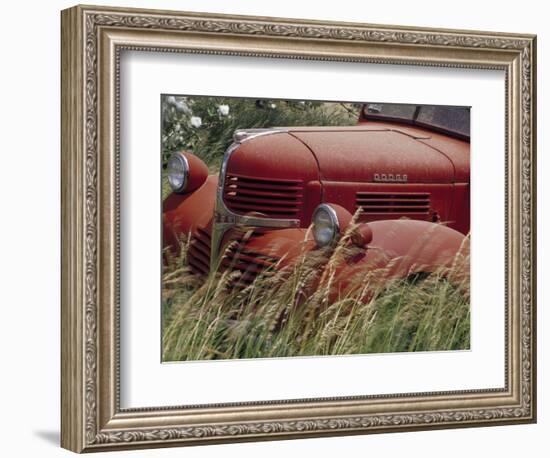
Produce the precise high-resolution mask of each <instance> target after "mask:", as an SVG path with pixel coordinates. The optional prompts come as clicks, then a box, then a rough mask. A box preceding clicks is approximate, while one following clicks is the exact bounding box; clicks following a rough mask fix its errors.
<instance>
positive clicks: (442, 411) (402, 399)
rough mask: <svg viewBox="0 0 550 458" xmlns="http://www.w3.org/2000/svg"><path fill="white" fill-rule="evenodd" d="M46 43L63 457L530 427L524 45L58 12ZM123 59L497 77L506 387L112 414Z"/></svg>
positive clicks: (530, 108)
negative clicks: (53, 87)
mask: <svg viewBox="0 0 550 458" xmlns="http://www.w3.org/2000/svg"><path fill="white" fill-rule="evenodd" d="M61 41H62V59H61V61H62V63H61V65H62V67H61V73H62V99H61V111H62V113H61V115H62V151H61V154H62V160H61V164H62V166H61V167H62V170H61V174H62V183H61V195H62V221H61V225H62V253H61V263H62V273H61V274H62V289H61V292H62V304H61V340H62V348H61V365H62V367H61V369H62V375H61V378H62V386H61V393H62V401H61V409H62V415H61V417H62V422H61V444H62V446H63V447H65V448H67V449H70V450H73V451H75V452H83V451H86V452H90V451H99V450H115V449H129V448H144V447H161V446H173V445H193V444H208V443H220V442H236V441H250V440H275V439H291V438H302V437H315V436H317V437H318V436H329V435H342V434H365V433H375V432H391V431H410V430H418V429H434V428H453V427H467V426H485V425H502V424H510V423H530V422H534V421H535V419H536V354H535V353H536V334H535V332H536V326H535V322H536V296H535V294H536V284H535V278H536V255H535V253H536V234H535V229H536V214H535V209H536V194H535V189H536V183H535V177H536V161H535V157H536V154H535V148H536V142H535V138H536V122H535V113H536V81H535V78H536V67H535V65H536V37H535V36H533V35H524V34H506V33H495V32H477V31H461V30H439V29H421V28H414V27H397V26H382V25H368V24H354V23H333V22H322V21H307V20H297V19H281V18H260V17H247V16H227V15H215V14H202V13H184V12H170V11H156V10H137V9H122V8H109V7H94V6H76V7H73V8H70V9H67V10H64V11H63V12H62V26H61ZM124 50H134V51H142V52H182V53H199V54H222V55H239V56H250V57H268V58H270V57H274V58H286V59H309V60H325V61H344V62H369V63H383V64H395V65H422V66H436V67H460V68H472V69H493V70H494V69H496V70H502V71H504V72H505V75H506V90H505V94H503V97H504V98H505V100H506V119H503V122H504V123H505V125H506V138H505V145H506V171H505V174H506V177H505V178H506V189H505V200H506V221H505V230H506V235H505V239H506V246H505V247H503V249H504V250H505V256H506V272H505V275H506V291H505V297H506V303H505V304H504V306H505V308H506V320H505V321H506V323H505V348H506V355H505V360H506V361H505V367H504V368H503V369H504V372H505V374H504V375H505V380H506V386H505V387H504V388H503V389H483V390H469V391H456V392H435V393H395V394H391V395H385V396H355V397H349V396H348V397H345V396H343V397H339V398H322V399H296V400H291V401H276V400H266V401H258V402H253V403H239V404H216V405H201V406H169V407H159V408H148V409H121V408H120V402H119V394H120V386H119V385H120V384H119V372H120V371H119V361H120V354H119V346H118V341H119V275H120V268H119V267H120V266H119V230H118V227H119V207H120V203H119V167H120V166H119V117H120V113H119V91H120V75H119V67H120V54H121V52H123V51H124ZM343 394H344V393H343Z"/></svg>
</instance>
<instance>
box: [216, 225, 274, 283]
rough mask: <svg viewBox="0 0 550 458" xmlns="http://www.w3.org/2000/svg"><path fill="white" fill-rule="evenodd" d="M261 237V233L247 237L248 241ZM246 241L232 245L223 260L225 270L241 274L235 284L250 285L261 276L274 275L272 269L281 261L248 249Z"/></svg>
mask: <svg viewBox="0 0 550 458" xmlns="http://www.w3.org/2000/svg"><path fill="white" fill-rule="evenodd" d="M260 235H261V232H260V231H255V232H254V233H253V234H252V235H250V236H248V237H246V239H247V240H246V241H250V240H251V239H253V238H255V237H258V236H260ZM246 241H245V240H244V239H243V240H241V241H238V242H234V243H232V244H230V245H229V246H228V248H227V249H226V250H225V253H224V255H223V257H222V260H221V266H222V268H223V269H230V270H231V271H238V272H240V275H239V276H238V277H236V278H235V284H241V285H249V284H251V283H252V282H253V281H254V280H255V279H256V277H257V276H258V275H260V274H264V275H270V274H271V273H272V271H271V269H272V268H273V267H274V266H275V265H276V264H277V262H278V261H279V259H278V258H276V257H273V256H267V255H264V254H262V253H258V252H256V251H254V250H250V249H247V247H246Z"/></svg>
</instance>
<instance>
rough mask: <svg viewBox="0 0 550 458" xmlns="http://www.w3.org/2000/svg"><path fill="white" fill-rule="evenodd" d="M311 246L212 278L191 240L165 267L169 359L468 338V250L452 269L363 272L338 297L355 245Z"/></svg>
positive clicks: (443, 343)
mask: <svg viewBox="0 0 550 458" xmlns="http://www.w3.org/2000/svg"><path fill="white" fill-rule="evenodd" d="M346 237H347V236H345V237H343V239H342V240H341V242H340V243H339V244H338V245H337V246H336V247H335V248H328V249H325V250H316V251H315V252H310V253H304V255H303V256H301V257H300V258H299V260H298V262H297V263H295V264H294V265H293V266H292V267H291V268H287V269H283V270H281V269H278V268H277V266H275V267H274V268H273V269H268V270H266V271H265V272H264V273H263V274H261V275H259V276H258V277H257V278H256V279H255V280H254V282H253V283H252V284H250V285H248V286H243V285H242V284H240V282H239V276H240V275H241V273H239V272H235V271H230V270H227V271H225V272H216V273H212V274H211V275H210V276H209V277H208V278H206V279H204V278H202V279H201V278H199V277H197V276H196V275H193V274H192V273H191V271H190V270H189V268H188V267H186V256H187V242H182V249H181V254H180V256H179V257H178V258H177V259H172V260H171V261H170V262H169V264H168V265H167V266H165V270H164V274H163V360H164V361H184V360H205V359H241V358H271V357H288V356H312V355H345V354H365V353H387V352H406V351H435V350H460V349H468V348H469V346H470V298H469V278H468V276H466V275H463V274H464V272H466V271H467V270H468V268H467V267H468V265H469V257H468V255H466V254H465V255H462V254H461V255H459V256H457V259H456V260H455V263H454V265H453V266H452V267H451V268H450V269H441V270H440V271H437V272H433V273H431V274H429V275H410V276H409V277H408V278H406V279H403V278H401V279H394V280H391V281H386V282H383V283H382V284H381V282H378V281H376V279H377V278H379V275H380V273H377V272H365V275H364V276H363V277H361V278H359V279H358V281H357V283H356V286H355V287H353V288H350V290H349V291H346V292H345V293H343V294H340V295H339V296H338V297H336V298H334V297H331V296H334V287H335V281H336V280H335V279H336V272H337V267H338V265H339V263H340V262H342V259H343V258H345V257H346V256H350V255H353V252H352V251H353V250H354V248H350V247H349V245H348V244H347V243H346V242H347V238H346Z"/></svg>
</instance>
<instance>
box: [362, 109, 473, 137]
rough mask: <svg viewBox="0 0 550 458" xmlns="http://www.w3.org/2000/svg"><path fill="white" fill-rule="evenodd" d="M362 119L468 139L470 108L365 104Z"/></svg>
mask: <svg viewBox="0 0 550 458" xmlns="http://www.w3.org/2000/svg"><path fill="white" fill-rule="evenodd" d="M362 117H363V119H372V120H384V121H396V122H404V123H407V124H413V125H416V126H419V127H427V128H430V129H434V130H438V131H442V132H444V133H448V134H451V135H455V136H458V137H461V138H464V139H469V138H470V107H457V106H445V105H402V104H392V103H366V104H364V105H363V112H362Z"/></svg>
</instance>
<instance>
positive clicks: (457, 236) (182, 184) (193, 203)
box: [163, 103, 470, 288]
mask: <svg viewBox="0 0 550 458" xmlns="http://www.w3.org/2000/svg"><path fill="white" fill-rule="evenodd" d="M469 122H470V117H469V109H468V108H466V107H444V106H438V107H434V106H422V105H392V104H374V103H365V104H363V105H362V107H361V109H360V114H359V118H358V123H357V125H355V126H351V127H276V128H267V129H242V130H237V131H236V132H235V134H234V139H233V143H232V144H231V145H230V146H229V148H228V149H227V151H226V152H225V155H224V158H223V162H222V165H221V168H220V171H219V173H218V174H215V175H209V174H208V169H207V167H206V165H205V164H204V163H203V162H202V161H201V159H199V158H198V157H197V156H196V155H193V154H192V153H190V152H186V151H180V152H176V153H175V154H173V155H172V157H171V158H170V159H169V161H168V165H167V176H168V181H169V183H170V186H171V188H172V193H171V194H170V195H169V196H168V197H167V198H166V199H165V200H164V203H163V246H164V248H165V250H167V252H171V253H177V251H178V247H179V243H180V240H181V239H182V238H185V237H188V236H189V237H190V238H191V239H190V242H189V245H188V253H187V256H186V259H187V262H188V264H189V267H190V269H191V270H192V271H193V272H195V273H197V274H198V275H207V274H209V273H210V272H213V271H218V270H220V269H224V268H225V269H227V268H231V269H234V270H236V271H239V272H241V280H242V282H243V283H244V284H248V283H250V282H252V281H254V279H255V278H256V276H257V275H258V274H259V273H260V272H262V271H263V270H264V269H266V268H267V267H273V266H276V267H277V269H284V268H285V267H288V266H291V265H292V264H293V263H295V262H296V260H297V259H299V257H300V255H302V254H303V253H304V252H314V251H315V250H320V249H327V247H328V248H330V247H331V246H334V245H335V244H337V243H338V241H339V240H340V239H341V237H342V236H343V235H344V234H345V233H346V231H347V230H348V229H349V228H350V225H353V233H352V234H351V235H350V236H349V237H348V238H349V241H348V243H350V244H353V245H354V246H355V247H357V248H358V251H360V255H359V256H357V255H355V256H353V257H351V258H349V259H347V260H346V261H345V262H343V263H342V265H340V266H339V268H338V272H337V282H336V283H338V285H339V288H344V287H345V286H346V285H347V284H349V282H350V281H351V279H353V278H354V276H357V275H359V274H360V273H361V272H365V270H373V269H378V268H384V267H386V275H388V276H394V277H395V276H401V277H402V276H407V275H410V274H411V273H415V272H431V271H434V270H436V269H439V268H441V267H445V266H450V265H451V264H452V263H453V262H454V259H455V257H456V255H457V253H459V252H460V251H461V250H464V249H465V248H464V246H465V244H466V243H467V238H468V234H469V231H470V143H469ZM243 228H246V230H243ZM244 233H246V234H247V235H246V237H244V236H243V234H244ZM356 251H357V250H356ZM396 260H399V262H396ZM388 266H391V267H389V268H388Z"/></svg>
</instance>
